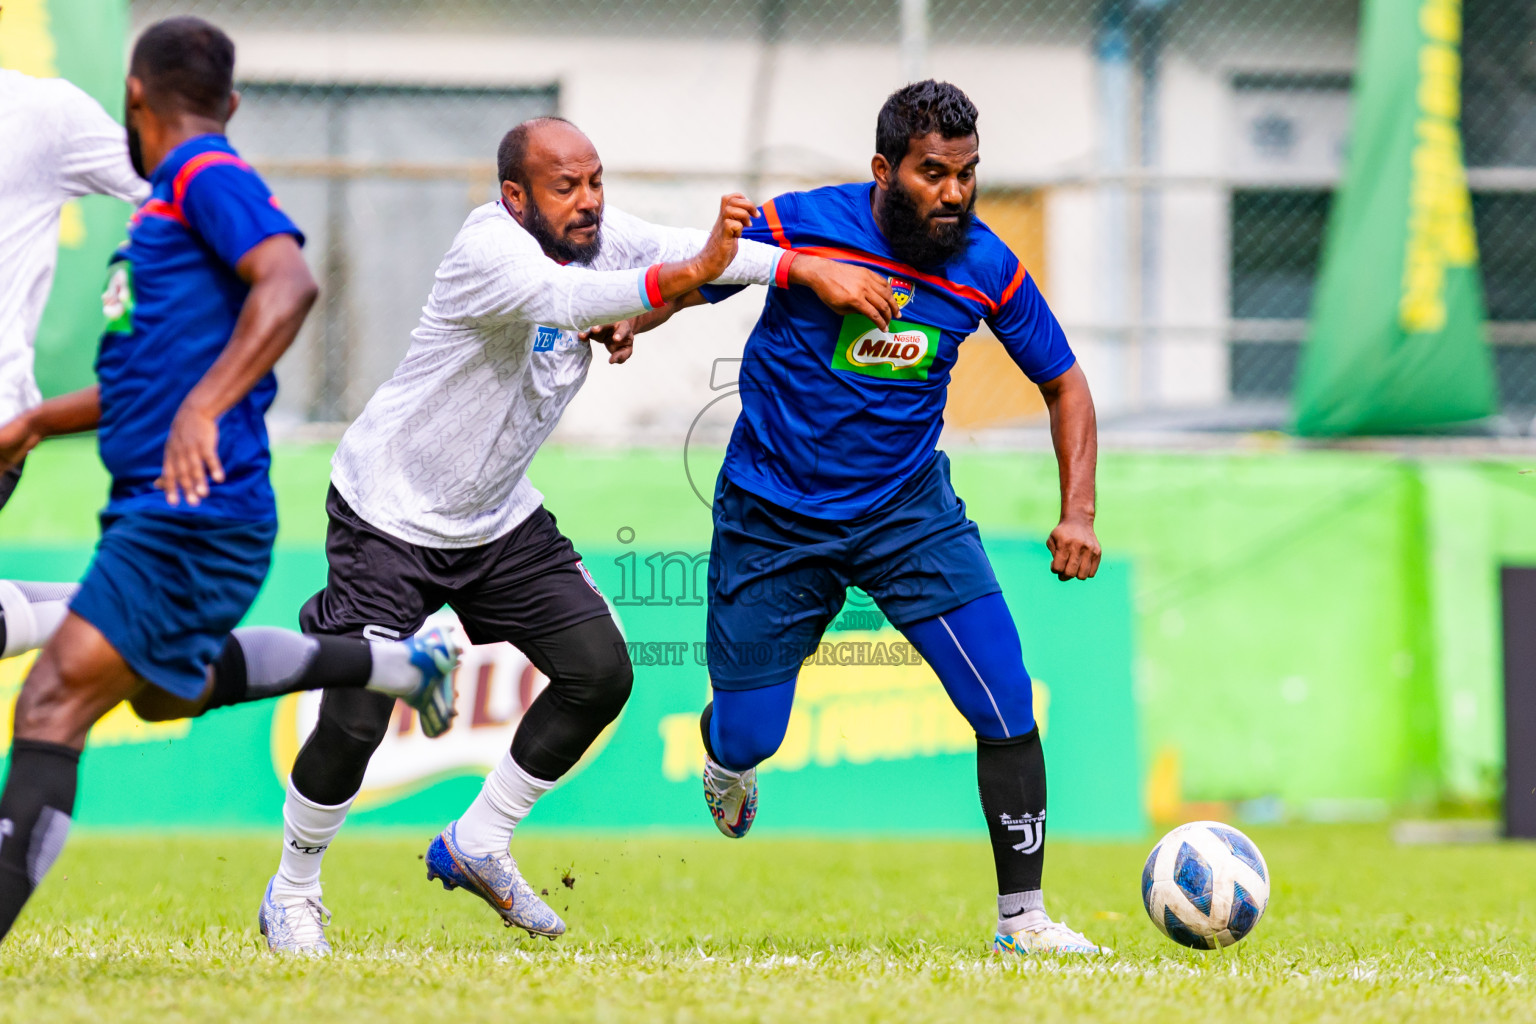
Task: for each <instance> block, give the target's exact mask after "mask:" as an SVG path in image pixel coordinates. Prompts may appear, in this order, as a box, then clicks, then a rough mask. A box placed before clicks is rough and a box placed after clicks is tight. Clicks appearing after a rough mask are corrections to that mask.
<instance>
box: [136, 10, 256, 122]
mask: <svg viewBox="0 0 1536 1024" xmlns="http://www.w3.org/2000/svg"><path fill="white" fill-rule="evenodd" d="M128 73H129V74H130V75H133V76H134V77H135V78H137V79H139V80H140V81H142V82H143V83H144V88H145V91H146V92H147V93H148V94H149V102H150V105H151V106H152V107H155V108H156V109H161V110H164V109H169V108H173V107H174V108H179V109H182V110H185V111H187V112H188V113H192V114H197V115H199V116H201V117H210V118H213V119H214V120H216V121H223V120H225V119H226V118H228V117H229V94H230V93H231V92H232V91H233V90H234V77H235V44H234V43H233V42H231V41H230V38H229V36H227V35H225V34H224V33H223V32H222V31H221V30H220V29H219V28H218V26H216V25H211V24H209V23H208V22H206V21H204V20H203V19H202V18H193V17H189V16H183V17H179V18H166V19H165V20H164V21H157V22H155V23H154V24H153V25H151V26H149V28H147V29H145V30H144V34H143V35H141V36H139V40H138V42H136V43H135V44H134V46H133V58H132V59H131V60H130V61H129V62H128Z"/></svg>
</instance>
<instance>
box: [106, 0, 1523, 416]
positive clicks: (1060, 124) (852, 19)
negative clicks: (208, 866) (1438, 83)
mask: <svg viewBox="0 0 1536 1024" xmlns="http://www.w3.org/2000/svg"><path fill="white" fill-rule="evenodd" d="M1410 6H1411V5H1410ZM184 9H185V8H184V6H183V5H181V4H177V3H172V2H169V0H134V2H133V4H132V11H133V19H134V23H135V27H136V28H142V27H143V26H144V25H146V24H148V23H149V22H151V21H153V20H155V19H157V18H159V17H163V16H166V15H168V14H172V13H181V12H182V11H183V10H184ZM1408 9H1409V8H1408V7H1405V11H1407V10H1408ZM197 13H199V14H201V15H203V16H205V17H208V18H210V19H212V20H214V21H216V22H218V23H220V24H221V25H223V26H224V27H225V28H226V29H227V30H229V31H230V33H231V34H232V35H233V36H234V38H235V40H236V42H237V44H238V46H239V48H240V55H239V56H240V62H239V68H238V74H239V76H240V78H241V81H242V88H243V89H244V92H245V102H244V104H243V106H242V108H241V112H240V114H239V116H238V117H237V118H236V120H235V121H234V122H233V123H232V125H231V135H232V137H233V138H234V141H235V143H236V144H237V145H238V146H240V147H241V148H242V150H243V151H244V152H245V153H246V155H247V156H249V157H250V158H251V159H252V161H253V162H254V163H256V164H257V165H258V167H260V168H262V169H263V170H264V171H265V172H266V173H267V175H268V176H269V178H270V179H271V181H272V183H273V185H274V188H275V189H276V191H278V193H279V194H280V195H281V196H282V198H283V200H284V203H285V205H286V206H287V208H288V209H289V210H290V211H291V212H292V213H293V214H294V216H295V218H296V219H297V220H298V221H299V222H300V224H301V226H303V227H304V228H305V230H306V231H307V232H308V233H309V237H310V245H309V249H308V251H309V253H310V256H311V259H312V261H313V263H314V266H315V268H316V270H317V271H318V272H319V274H320V276H321V280H322V284H323V287H324V299H323V305H322V307H321V309H320V310H319V312H318V315H316V316H314V317H312V319H311V322H310V324H309V325H308V326H307V328H306V332H305V335H304V337H303V339H302V340H301V343H300V345H299V346H298V347H297V348H296V350H295V352H294V353H292V354H291V355H290V356H289V357H288V358H287V359H286V360H285V361H284V363H283V365H282V367H281V368H280V373H281V376H282V380H283V386H284V395H283V398H282V399H281V404H280V407H279V409H280V414H281V415H282V416H284V417H286V418H288V419H289V420H290V421H293V422H299V421H339V420H346V419H349V418H350V417H352V416H355V415H356V414H357V413H358V411H359V410H360V409H361V407H362V404H363V403H364V402H365V401H366V400H367V398H368V396H369V394H371V392H372V390H373V388H374V387H375V386H377V384H378V383H379V382H380V381H381V380H383V379H384V378H385V377H386V376H387V375H388V373H389V372H390V370H391V369H392V367H393V365H394V363H395V361H396V360H397V359H398V358H399V356H400V355H401V353H403V351H404V350H405V347H406V346H407V344H408V343H409V336H410V331H411V329H412V328H413V327H414V325H415V321H416V316H417V313H418V311H419V308H420V306H421V304H422V302H423V300H424V299H425V296H426V294H427V292H428V290H429V289H430V286H431V280H432V271H433V269H434V267H435V266H436V263H437V261H438V259H439V257H440V256H441V254H442V252H443V251H444V250H445V248H446V246H447V245H448V243H449V240H450V239H451V238H452V236H453V234H454V232H455V230H456V229H457V227H458V225H459V223H460V222H461V221H462V219H463V217H464V215H465V214H466V213H467V212H468V210H469V209H470V208H472V207H473V206H474V205H476V204H478V203H481V202H485V201H487V200H489V199H490V198H492V197H493V196H494V195H495V188H496V183H495V180H494V178H495V175H494V162H493V155H494V151H495V145H496V142H497V140H498V139H499V137H500V135H501V133H502V132H504V131H505V130H506V129H507V128H508V127H510V126H511V125H512V124H515V123H516V122H517V121H519V120H521V119H523V118H525V117H528V116H531V115H533V114H537V113H543V112H559V113H562V114H564V115H565V116H568V117H571V118H572V119H574V120H575V121H576V122H577V123H578V124H580V125H581V126H582V127H583V128H584V129H585V130H586V131H587V132H588V133H589V134H590V135H591V136H592V137H593V139H594V141H595V142H596V143H597V145H598V147H599V150H600V151H601V153H602V155H603V157H604V160H605V164H606V166H607V169H608V182H609V185H608V192H609V201H610V202H612V203H615V204H616V205H621V206H624V207H626V208H628V209H631V210H632V211H633V212H636V213H640V214H642V215H646V216H650V217H653V218H655V219H658V220H663V221H669V222H673V223H689V224H697V225H700V226H703V225H704V224H706V223H707V221H708V219H709V216H710V212H711V209H712V207H713V205H714V200H715V197H717V196H718V195H719V194H720V192H722V191H725V190H727V189H730V188H744V189H747V190H749V194H751V195H753V196H754V197H756V198H766V197H767V196H770V195H772V194H775V193H776V192H779V191H783V190H786V189H790V188H801V187H806V186H808V185H814V184H819V183H824V182H829V181H847V180H858V179H861V178H863V177H866V176H867V173H868V171H867V168H868V157H869V154H870V152H871V151H872V149H873V134H874V114H875V111H876V109H877V108H878V106H879V103H880V101H881V100H882V99H883V97H884V96H885V95H886V94H887V93H888V92H889V91H890V90H891V89H893V88H895V87H897V86H898V85H900V84H901V83H902V82H904V81H907V80H910V79H912V78H915V77H919V76H926V75H933V76H936V77H940V78H946V79H949V80H951V81H954V82H956V83H957V84H959V85H961V86H962V87H963V88H965V89H966V90H967V91H968V92H969V93H970V94H971V95H972V98H973V99H975V100H976V101H977V103H978V106H979V107H980V108H981V111H982V121H981V137H982V158H983V162H982V168H981V180H982V183H983V188H984V190H985V191H984V194H983V199H982V202H981V207H980V209H981V213H982V216H983V217H984V218H985V219H986V220H987V221H988V223H989V224H992V225H993V227H994V228H995V229H997V230H998V231H999V233H1000V234H1002V235H1003V237H1004V238H1005V239H1006V240H1007V241H1009V243H1010V244H1011V245H1013V247H1014V248H1015V251H1017V252H1018V253H1019V254H1020V256H1021V258H1023V259H1024V260H1025V262H1026V263H1027V264H1028V265H1029V266H1030V267H1031V269H1032V271H1033V272H1034V273H1035V275H1036V277H1037V278H1038V280H1039V281H1040V283H1041V285H1042V288H1043V290H1044V291H1045V293H1046V295H1047V297H1048V298H1049V299H1050V300H1051V302H1052V305H1053V307H1054V308H1055V309H1056V311H1057V313H1058V315H1059V316H1060V318H1061V319H1062V321H1063V323H1064V324H1065V325H1066V327H1067V329H1068V332H1069V335H1070V337H1071V338H1072V340H1073V342H1074V345H1075V347H1077V349H1078V350H1079V352H1080V354H1081V355H1082V358H1083V362H1084V364H1085V366H1087V368H1088V369H1089V372H1090V377H1091V379H1092V380H1093V383H1094V386H1095V389H1096V392H1097V394H1098V397H1099V400H1100V404H1101V407H1102V408H1103V409H1104V411H1105V414H1106V415H1107V416H1108V417H1110V418H1114V417H1120V418H1121V419H1123V420H1126V421H1134V422H1138V423H1142V424H1147V425H1153V426H1156V425H1180V424H1183V425H1191V424H1195V425H1222V424H1227V425H1262V424H1265V423H1273V424H1275V425H1278V424H1279V423H1280V422H1282V421H1283V418H1284V406H1285V401H1286V398H1287V396H1288V394H1289V391H1290V388H1291V384H1292V381H1293V378H1294V376H1295V370H1296V364H1297V357H1298V353H1299V347H1300V342H1301V339H1302V336H1303V334H1304V332H1305V326H1306V317H1307V313H1308V308H1309V303H1310V300H1311V295H1312V289H1313V285H1314V281H1315V279H1316V276H1317V269H1318V262H1319V257H1320V253H1321V248H1322V239H1323V233H1324V228H1325V225H1326V221H1327V214H1328V208H1329V202H1330V197H1331V192H1332V190H1333V188H1334V187H1335V185H1336V183H1337V181H1338V179H1339V176H1340V174H1341V171H1342V165H1343V159H1344V155H1345V152H1346V147H1347V144H1348V138H1349V112H1350V88H1351V84H1352V77H1353V72H1354V65H1355V60H1356V49H1357V42H1358V39H1357V35H1358V14H1359V4H1358V0H970V2H963V0H845V2H833V0H675V2H666V0H630V2H626V3H624V4H613V3H611V2H598V0H558V2H557V0H440V2H432V3H427V2H408V0H205V2H203V3H201V4H199V5H198V7H197ZM1404 16H1411V13H1405V15H1404ZM1533 41H1536V5H1532V4H1531V3H1530V2H1529V0H1467V5H1466V8H1465V40H1464V65H1463V92H1464V102H1465V114H1464V131H1465V147H1466V155H1467V159H1468V163H1469V167H1470V172H1469V178H1470V181H1471V184H1472V188H1473V192H1474V198H1473V204H1474V211H1475V218H1476V223H1477V229H1478V234H1479V242H1480V246H1481V258H1482V267H1483V273H1484V279H1485V285H1486V292H1487V302H1488V313H1489V318H1490V337H1491V339H1492V340H1493V342H1494V343H1495V345H1496V363H1497V368H1498V379H1499V386H1500V391H1501V394H1502V398H1503V400H1504V404H1505V408H1506V411H1508V412H1510V413H1512V414H1518V415H1516V416H1514V417H1512V419H1515V420H1518V419H1519V418H1520V417H1523V418H1524V420H1527V421H1528V420H1529V418H1530V410H1532V409H1533V408H1536V42H1533ZM750 312H751V311H750V310H746V311H744V312H741V311H739V312H737V313H735V314H732V316H733V319H721V318H720V317H716V318H715V319H713V320H711V319H709V318H707V317H706V318H703V319H702V320H701V321H700V323H701V324H703V326H696V327H691V326H690V325H689V324H687V323H685V322H684V319H685V318H679V320H678V321H677V322H676V325H675V327H674V326H673V325H669V327H668V330H669V331H675V332H676V334H677V336H678V337H679V339H680V340H679V342H678V345H679V348H678V349H677V351H679V352H681V353H684V354H685V355H688V354H691V355H697V356H698V360H699V366H700V367H701V368H700V369H699V370H698V372H697V373H696V374H693V375H692V376H690V375H689V373H682V372H678V370H677V367H676V366H673V367H670V368H660V367H657V368H652V369H650V370H647V369H645V368H644V367H641V368H639V369H636V370H635V371H634V377H633V378H632V380H631V382H630V383H631V385H632V386H627V387H619V386H618V385H614V388H613V390H612V391H611V395H612V396H613V398H612V401H607V400H605V402H604V403H603V406H602V408H601V409H599V410H592V411H591V412H590V413H589V414H582V413H580V412H579V410H577V409H575V408H573V411H572V415H573V416H575V417H576V418H577V419H578V420H581V416H582V415H586V419H585V420H582V421H581V422H582V424H584V426H581V425H578V428H577V429H578V432H579V433H584V434H590V435H593V436H601V435H602V434H603V433H604V431H606V430H611V431H612V432H613V433H614V434H616V435H617V434H626V435H632V434H633V432H634V431H635V430H653V431H655V432H659V433H661V434H667V435H671V434H676V433H678V432H679V431H681V430H682V429H685V428H686V424H687V422H688V419H687V415H686V412H678V411H677V410H678V409H683V410H688V409H693V410H696V409H697V408H698V407H699V403H698V402H697V401H696V399H698V398H699V397H700V396H704V397H706V398H707V395H708V375H709V369H708V367H709V366H710V365H711V363H712V360H713V358H716V357H720V356H729V355H731V354H732V353H733V350H734V351H735V352H736V353H739V349H740V346H741V343H742V340H743V338H744V334H745V328H746V325H748V324H749V323H750V320H751V315H750ZM690 331H692V332H693V334H690V333H689V332H690ZM991 344H994V345H995V342H994V343H991ZM987 345H988V342H987V341H986V339H984V338H983V339H978V340H977V342H976V343H975V344H974V345H970V344H968V346H967V354H966V356H965V359H968V360H970V361H971V366H970V367H969V372H965V373H961V372H958V371H957V379H956V383H955V385H954V387H955V388H956V389H958V390H959V391H961V392H962V393H963V394H962V396H961V397H962V399H963V400H962V401H958V402H957V401H955V400H954V399H953V398H952V402H951V410H952V416H951V419H952V421H954V420H957V419H958V421H960V422H962V423H964V424H967V425H969V426H975V427H986V426H991V425H997V424H1006V423H1011V422H1014V421H1017V420H1020V419H1027V418H1028V417H1029V416H1031V415H1034V414H1036V413H1037V412H1038V408H1037V407H1036V406H1034V405H1032V404H1031V401H1030V400H1029V398H1028V396H1027V395H1026V394H1025V393H1024V392H1025V390H1026V389H1023V388H1022V387H1021V384H1022V381H1021V380H1019V379H1016V378H1012V377H1009V376H1008V375H1006V374H1004V375H998V374H994V373H991V372H990V369H989V368H990V367H991V366H992V365H993V364H991V363H989V362H988V359H989V356H988V352H987ZM972 349H973V350H974V351H975V352H976V353H977V354H976V355H975V356H974V357H973V356H971V355H970V350H972ZM691 355H690V358H691ZM963 362H964V361H963ZM962 369H965V367H964V365H962ZM690 372H691V371H690ZM636 385H638V386H636ZM608 394H610V392H605V395H608Z"/></svg>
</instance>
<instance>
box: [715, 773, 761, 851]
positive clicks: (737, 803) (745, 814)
mask: <svg viewBox="0 0 1536 1024" xmlns="http://www.w3.org/2000/svg"><path fill="white" fill-rule="evenodd" d="M704 803H706V804H707V805H709V815H710V817H712V818H714V819H715V827H716V828H718V829H719V830H720V831H721V832H723V833H725V834H726V835H728V836H730V837H731V838H732V839H740V838H741V837H742V836H744V835H746V834H747V830H748V829H750V828H751V827H752V821H753V819H754V818H756V817H757V769H756V768H748V769H747V770H746V771H744V772H733V771H731V770H730V769H729V768H726V767H725V766H724V765H719V764H716V763H715V760H714V758H712V757H710V756H709V754H707V753H706V754H705V755H704Z"/></svg>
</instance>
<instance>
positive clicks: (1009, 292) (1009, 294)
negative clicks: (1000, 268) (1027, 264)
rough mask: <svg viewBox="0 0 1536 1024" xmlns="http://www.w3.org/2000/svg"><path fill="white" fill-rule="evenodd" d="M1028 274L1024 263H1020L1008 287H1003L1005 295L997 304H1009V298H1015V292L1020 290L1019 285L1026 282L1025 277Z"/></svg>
mask: <svg viewBox="0 0 1536 1024" xmlns="http://www.w3.org/2000/svg"><path fill="white" fill-rule="evenodd" d="M1027 276H1028V275H1027V273H1026V272H1025V270H1024V264H1022V263H1020V264H1019V269H1018V270H1015V271H1014V272H1013V280H1012V281H1009V282H1008V287H1007V288H1004V289H1003V297H1002V298H1001V299H999V300H998V302H997V304H998V305H999V306H1006V305H1008V300H1009V299H1011V298H1013V293H1014V292H1016V291H1018V290H1019V287H1020V286H1021V285H1023V284H1024V278H1025V277H1027Z"/></svg>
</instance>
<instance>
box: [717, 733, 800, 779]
mask: <svg viewBox="0 0 1536 1024" xmlns="http://www.w3.org/2000/svg"><path fill="white" fill-rule="evenodd" d="M783 742H784V734H783V733H782V732H779V731H778V730H770V729H763V728H735V729H730V728H721V729H720V730H719V731H718V732H717V733H716V735H715V743H714V745H715V756H716V757H717V758H719V760H720V763H721V764H723V765H725V767H727V768H729V769H731V770H732V771H738V772H741V771H746V770H747V769H748V768H756V767H757V766H758V765H760V764H762V763H763V762H764V761H766V760H768V759H769V758H770V757H772V756H773V755H774V754H776V753H778V750H779V745H780V744H781V743H783Z"/></svg>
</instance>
